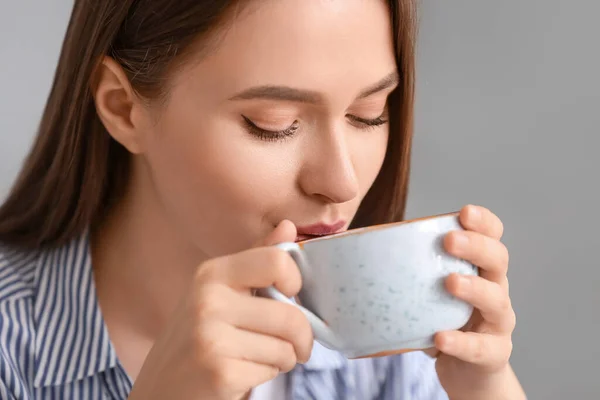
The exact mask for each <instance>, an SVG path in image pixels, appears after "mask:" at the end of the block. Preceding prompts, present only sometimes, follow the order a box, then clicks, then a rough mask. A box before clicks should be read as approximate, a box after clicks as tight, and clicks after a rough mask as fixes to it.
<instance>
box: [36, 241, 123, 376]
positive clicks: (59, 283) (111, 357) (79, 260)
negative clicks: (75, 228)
mask: <svg viewBox="0 0 600 400" xmlns="http://www.w3.org/2000/svg"><path fill="white" fill-rule="evenodd" d="M34 288H35V291H36V292H35V296H34V301H33V307H34V310H33V312H34V323H35V327H36V339H35V380H34V386H35V387H44V386H56V385H64V384H67V383H69V382H73V381H77V380H81V379H84V378H86V377H89V376H92V375H96V374H98V373H100V372H103V371H106V370H108V369H110V368H113V367H115V366H116V365H117V356H116V352H115V350H114V347H113V346H112V344H111V342H110V339H109V336H108V330H107V328H106V325H105V323H104V320H103V318H102V314H101V312H100V307H99V305H98V300H97V297H96V287H95V284H94V277H93V272H92V263H91V255H90V246H89V239H88V234H87V233H86V234H84V235H83V236H82V237H81V238H79V239H76V240H73V241H72V242H71V243H69V244H67V245H65V246H64V247H60V248H57V249H52V250H46V251H43V252H41V253H40V256H39V259H38V263H37V267H36V273H35V277H34Z"/></svg>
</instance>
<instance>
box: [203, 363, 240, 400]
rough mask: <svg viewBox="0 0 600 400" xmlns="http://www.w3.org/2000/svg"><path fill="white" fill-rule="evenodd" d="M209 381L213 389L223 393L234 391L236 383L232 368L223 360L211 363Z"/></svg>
mask: <svg viewBox="0 0 600 400" xmlns="http://www.w3.org/2000/svg"><path fill="white" fill-rule="evenodd" d="M209 379H210V382H211V383H212V386H213V387H214V388H216V389H217V390H220V391H223V392H225V391H227V390H232V389H234V388H235V386H236V383H237V379H236V377H235V372H234V368H233V366H232V365H230V363H229V362H228V361H227V360H225V359H217V360H215V361H214V362H213V367H212V369H211V370H210V377H209Z"/></svg>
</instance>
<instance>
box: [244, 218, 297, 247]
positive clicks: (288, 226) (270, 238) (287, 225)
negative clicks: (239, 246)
mask: <svg viewBox="0 0 600 400" xmlns="http://www.w3.org/2000/svg"><path fill="white" fill-rule="evenodd" d="M297 234H298V233H297V231H296V225H294V223H293V222H291V221H289V220H287V219H284V220H283V221H281V222H280V223H279V225H277V226H276V227H275V229H273V231H271V232H270V233H269V234H268V235H267V236H265V237H264V238H263V239H261V240H260V241H259V242H258V243H256V245H255V246H254V247H263V246H273V245H276V244H279V243H283V242H293V241H294V240H296V236H297Z"/></svg>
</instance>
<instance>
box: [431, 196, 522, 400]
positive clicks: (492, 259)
mask: <svg viewBox="0 0 600 400" xmlns="http://www.w3.org/2000/svg"><path fill="white" fill-rule="evenodd" d="M459 218H460V222H461V224H462V226H463V227H464V228H465V231H455V232H451V233H450V234H448V235H447V236H446V238H445V240H444V246H445V248H446V251H448V252H449V253H450V254H452V255H454V256H456V257H459V258H462V259H465V260H467V261H469V262H471V263H472V264H473V265H476V266H478V267H479V268H480V275H479V276H459V275H456V274H453V275H451V276H450V277H448V279H447V281H446V287H447V289H448V291H449V292H450V293H451V294H453V295H454V296H456V297H458V298H460V299H463V300H465V301H467V302H469V303H470V304H472V305H473V306H474V307H475V311H474V313H473V316H472V317H471V320H470V321H469V322H468V323H467V325H466V326H465V327H464V328H463V329H462V330H461V331H448V332H440V333H438V334H437V335H436V337H435V346H436V348H437V349H438V350H439V355H438V356H437V363H436V369H437V373H438V376H439V379H440V382H441V384H442V386H443V387H444V389H445V390H446V392H447V393H448V395H449V396H450V398H451V399H486V398H496V397H495V396H502V395H504V394H506V390H507V389H509V388H507V387H506V385H507V384H508V386H511V380H514V381H515V382H514V383H515V384H516V385H515V389H516V388H519V389H520V386H519V385H518V381H516V377H514V374H513V372H512V369H511V367H510V365H509V358H510V355H511V352H512V332H513V330H514V328H515V322H516V318H515V312H514V310H513V308H512V305H511V300H510V297H509V293H508V279H507V275H506V274H507V270H508V250H507V249H506V247H505V246H504V244H502V243H501V242H500V238H501V237H502V234H503V224H502V222H501V221H500V219H499V218H498V217H497V216H496V215H494V214H493V213H492V212H490V211H489V210H487V209H485V208H482V207H478V206H466V207H464V208H463V209H462V210H461V212H460V217H459ZM517 393H518V392H517ZM499 398H504V397H499ZM507 398H511V399H512V398H520V397H510V396H509V397H507Z"/></svg>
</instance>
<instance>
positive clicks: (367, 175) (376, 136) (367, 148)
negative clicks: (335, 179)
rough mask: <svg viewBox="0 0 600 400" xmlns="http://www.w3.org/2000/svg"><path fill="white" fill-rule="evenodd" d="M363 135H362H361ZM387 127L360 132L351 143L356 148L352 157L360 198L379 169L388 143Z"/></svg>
mask: <svg viewBox="0 0 600 400" xmlns="http://www.w3.org/2000/svg"><path fill="white" fill-rule="evenodd" d="M362 135H364V136H362ZM388 136H389V134H388V130H387V128H385V129H383V128H382V129H381V130H378V131H376V132H372V133H364V134H361V136H360V137H357V138H356V139H355V141H354V143H353V148H355V149H356V151H355V152H354V154H355V156H354V157H353V160H354V161H353V162H354V168H355V171H356V175H357V179H358V183H359V187H360V191H361V200H362V198H363V197H364V196H365V195H366V194H367V192H368V191H369V189H370V188H371V186H372V185H373V182H375V178H377V175H378V174H379V171H380V170H381V166H382V165H383V160H384V158H385V153H386V149H387V143H388Z"/></svg>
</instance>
